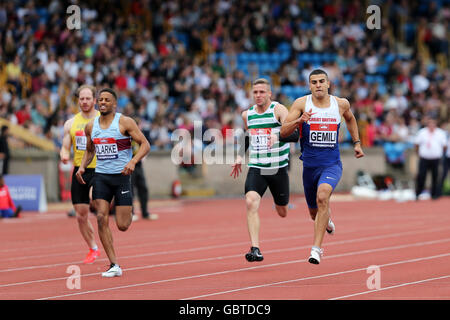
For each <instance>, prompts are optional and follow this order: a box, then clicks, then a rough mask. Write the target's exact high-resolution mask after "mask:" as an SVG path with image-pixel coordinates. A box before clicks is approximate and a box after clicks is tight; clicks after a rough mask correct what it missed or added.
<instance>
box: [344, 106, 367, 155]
mask: <svg viewBox="0 0 450 320" xmlns="http://www.w3.org/2000/svg"><path fill="white" fill-rule="evenodd" d="M338 103H339V109H340V112H342V116H343V117H344V119H345V122H346V124H347V129H348V132H349V133H350V136H351V137H352V141H353V149H354V151H355V157H356V158H361V157H364V152H363V150H362V148H361V141H360V140H359V131H358V124H357V122H356V119H355V116H354V115H353V112H352V110H351V109H350V103H349V102H348V100H347V99H339V100H338Z"/></svg>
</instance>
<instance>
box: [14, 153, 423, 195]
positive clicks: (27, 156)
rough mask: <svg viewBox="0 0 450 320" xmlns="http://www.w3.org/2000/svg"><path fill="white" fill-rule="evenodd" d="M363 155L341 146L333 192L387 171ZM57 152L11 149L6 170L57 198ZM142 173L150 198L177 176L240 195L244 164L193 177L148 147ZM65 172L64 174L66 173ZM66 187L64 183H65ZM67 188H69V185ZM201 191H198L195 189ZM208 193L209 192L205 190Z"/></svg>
mask: <svg viewBox="0 0 450 320" xmlns="http://www.w3.org/2000/svg"><path fill="white" fill-rule="evenodd" d="M364 152H365V154H366V155H365V157H364V158H362V159H355V158H354V155H353V150H351V149H350V150H341V157H342V162H343V167H344V174H343V177H342V179H341V181H340V182H339V185H338V187H337V189H336V192H348V191H350V189H351V187H352V186H353V185H354V184H355V182H356V175H357V172H358V171H359V170H363V171H365V172H367V173H369V174H371V175H377V174H386V173H388V171H389V168H388V166H387V165H386V161H385V157H384V152H383V150H382V149H381V148H370V149H369V148H368V149H365V150H364ZM298 157H299V154H297V153H295V154H292V155H291V165H290V170H289V175H290V188H291V192H292V193H300V194H301V193H303V187H302V178H301V170H302V166H301V161H300V160H299V159H298ZM416 161H417V158H416V156H415V154H414V153H412V152H409V153H408V157H407V162H406V167H405V170H404V171H405V172H406V176H407V177H409V178H410V179H412V178H413V177H414V175H415V172H416ZM59 163H60V162H59V156H58V154H57V153H56V152H49V151H39V150H35V149H24V150H12V159H11V165H10V174H23V175H27V174H30V175H31V174H33V175H35V174H41V175H43V177H44V181H45V186H46V194H47V200H48V201H49V202H55V201H60V200H61V190H62V187H61V184H60V178H61V172H60V170H59ZM143 165H144V170H145V175H146V178H147V183H148V187H149V192H150V199H155V198H167V197H170V196H171V193H172V184H173V182H174V181H176V180H181V182H182V186H183V189H184V190H187V189H189V188H191V189H197V190H212V191H213V194H214V195H217V196H236V195H242V194H243V191H244V183H245V176H246V173H247V168H246V166H243V172H242V174H241V176H240V177H239V178H237V179H233V178H232V177H230V173H231V165H230V164H211V165H200V168H199V170H200V174H199V175H197V176H196V177H191V178H189V176H186V175H185V174H183V173H182V172H180V170H179V168H178V167H177V166H176V165H174V164H173V163H172V160H171V157H170V152H163V151H157V152H154V151H152V153H151V155H149V156H148V157H146V158H145V159H144V160H143ZM70 174H71V171H70V172H66V177H67V176H70ZM66 189H67V185H66ZM69 190H70V189H69ZM199 194H201V192H200V193H199ZM207 194H211V193H207Z"/></svg>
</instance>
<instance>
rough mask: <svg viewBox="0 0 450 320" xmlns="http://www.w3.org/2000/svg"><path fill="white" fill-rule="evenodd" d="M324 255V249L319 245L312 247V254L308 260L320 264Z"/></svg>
mask: <svg viewBox="0 0 450 320" xmlns="http://www.w3.org/2000/svg"><path fill="white" fill-rule="evenodd" d="M322 255H323V250H322V249H320V248H317V247H312V248H311V255H310V256H309V259H308V262H309V263H312V264H319V263H320V257H321V256H322Z"/></svg>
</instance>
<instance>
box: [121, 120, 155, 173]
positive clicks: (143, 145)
mask: <svg viewBox="0 0 450 320" xmlns="http://www.w3.org/2000/svg"><path fill="white" fill-rule="evenodd" d="M119 126H120V131H121V132H123V133H126V134H127V135H129V136H130V137H131V139H133V140H134V141H136V143H137V144H138V145H139V150H138V152H136V154H135V155H134V157H133V158H132V159H131V160H130V162H128V163H127V165H126V166H125V167H124V168H123V170H122V174H123V175H130V174H132V173H133V171H134V168H135V167H136V164H137V163H138V162H139V161H141V160H142V159H143V158H144V157H145V156H146V155H147V153H149V151H150V143H149V142H148V140H147V138H146V137H145V136H144V134H143V133H142V131H141V130H140V129H139V127H138V126H137V123H136V121H134V120H133V119H132V118H130V117H126V116H122V117H120V120H119Z"/></svg>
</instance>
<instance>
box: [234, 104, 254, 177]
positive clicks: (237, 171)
mask: <svg viewBox="0 0 450 320" xmlns="http://www.w3.org/2000/svg"><path fill="white" fill-rule="evenodd" d="M241 116H242V120H243V121H244V127H245V131H244V137H243V140H244V141H241V145H240V146H239V147H238V154H237V156H236V161H235V162H234V164H233V165H232V166H231V168H232V169H231V174H230V176H233V178H235V179H236V178H237V177H239V174H240V173H241V172H242V160H243V157H245V152H246V151H247V149H248V147H249V145H250V141H249V137H248V132H247V128H248V127H247V110H246V111H244V112H242V114H241ZM242 142H243V144H242Z"/></svg>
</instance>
